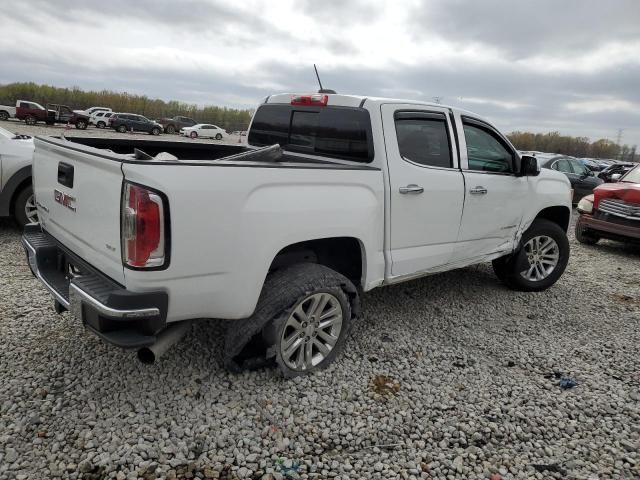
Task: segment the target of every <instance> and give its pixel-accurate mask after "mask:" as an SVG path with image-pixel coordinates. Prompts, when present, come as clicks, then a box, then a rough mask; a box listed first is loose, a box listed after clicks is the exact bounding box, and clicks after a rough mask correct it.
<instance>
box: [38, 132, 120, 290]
mask: <svg viewBox="0 0 640 480" xmlns="http://www.w3.org/2000/svg"><path fill="white" fill-rule="evenodd" d="M33 184H34V192H35V196H36V199H37V205H38V215H39V218H40V224H41V225H42V227H43V228H44V229H45V230H46V231H47V232H48V233H50V234H51V235H52V236H53V237H54V238H55V239H56V240H58V241H59V242H60V243H62V245H63V246H65V247H67V248H68V249H69V250H71V251H73V252H74V253H75V254H76V255H78V256H79V257H81V258H82V259H84V260H85V261H87V262H88V263H90V264H91V265H93V266H94V267H95V268H97V269H98V270H100V271H101V272H103V273H104V274H105V275H107V276H109V277H111V278H112V279H113V280H115V281H116V282H119V283H120V284H124V273H123V267H122V259H121V246H120V196H121V191H122V166H121V162H120V161H119V160H118V158H117V156H116V155H113V156H110V155H108V152H105V151H104V150H103V151H101V150H98V149H94V148H91V147H85V146H81V145H77V144H72V143H70V142H67V141H65V140H58V139H53V138H36V139H35V152H34V158H33Z"/></svg>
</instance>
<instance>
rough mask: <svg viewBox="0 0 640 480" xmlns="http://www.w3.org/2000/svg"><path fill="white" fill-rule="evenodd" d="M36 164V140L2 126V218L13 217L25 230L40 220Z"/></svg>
mask: <svg viewBox="0 0 640 480" xmlns="http://www.w3.org/2000/svg"><path fill="white" fill-rule="evenodd" d="M32 161H33V137H30V136H28V135H20V134H15V133H12V132H10V131H8V130H5V129H4V128H1V127H0V217H13V218H14V219H15V220H16V221H17V222H18V225H20V226H22V227H23V226H25V225H26V224H27V223H32V222H37V221H38V212H37V210H36V202H35V199H34V196H33V189H32V187H31V162H32Z"/></svg>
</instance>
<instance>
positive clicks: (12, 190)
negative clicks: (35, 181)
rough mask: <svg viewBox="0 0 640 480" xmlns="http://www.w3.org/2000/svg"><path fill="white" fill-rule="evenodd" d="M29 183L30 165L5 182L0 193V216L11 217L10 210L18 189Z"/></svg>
mask: <svg viewBox="0 0 640 480" xmlns="http://www.w3.org/2000/svg"><path fill="white" fill-rule="evenodd" d="M27 180H28V181H29V183H31V165H28V166H26V167H22V168H21V169H20V170H18V171H17V172H16V173H14V174H13V175H12V176H11V178H9V180H8V181H7V183H6V184H5V186H4V188H3V189H2V190H1V191H0V216H1V217H8V216H9V215H11V208H12V206H13V200H14V198H15V195H16V193H17V192H18V191H19V190H20V188H21V187H22V186H23V185H24V184H25V182H27Z"/></svg>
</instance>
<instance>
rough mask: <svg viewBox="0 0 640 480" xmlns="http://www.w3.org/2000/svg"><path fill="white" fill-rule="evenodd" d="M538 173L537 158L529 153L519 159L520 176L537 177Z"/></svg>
mask: <svg viewBox="0 0 640 480" xmlns="http://www.w3.org/2000/svg"><path fill="white" fill-rule="evenodd" d="M538 175H540V165H539V164H538V159H537V158H536V157H532V156H530V155H523V156H522V158H521V160H520V176H521V177H537V176H538Z"/></svg>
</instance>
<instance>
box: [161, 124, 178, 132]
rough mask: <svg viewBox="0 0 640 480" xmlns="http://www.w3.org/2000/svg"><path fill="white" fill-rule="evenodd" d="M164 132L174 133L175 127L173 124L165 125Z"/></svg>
mask: <svg viewBox="0 0 640 480" xmlns="http://www.w3.org/2000/svg"><path fill="white" fill-rule="evenodd" d="M164 131H165V132H166V133H176V127H174V126H173V125H167V128H165V129H164Z"/></svg>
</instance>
